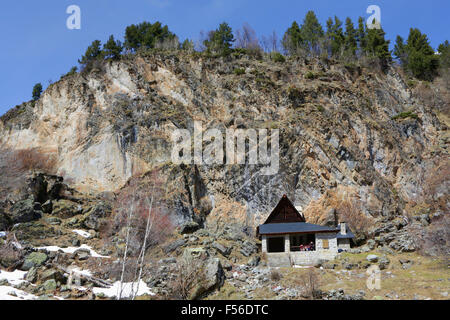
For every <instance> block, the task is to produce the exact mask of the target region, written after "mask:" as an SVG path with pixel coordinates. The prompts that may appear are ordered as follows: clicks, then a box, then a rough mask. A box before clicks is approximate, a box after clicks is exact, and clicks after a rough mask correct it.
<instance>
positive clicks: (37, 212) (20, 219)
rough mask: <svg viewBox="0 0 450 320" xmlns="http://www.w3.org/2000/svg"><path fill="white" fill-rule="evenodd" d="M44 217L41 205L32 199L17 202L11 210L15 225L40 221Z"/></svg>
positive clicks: (12, 220)
mask: <svg viewBox="0 0 450 320" xmlns="http://www.w3.org/2000/svg"><path fill="white" fill-rule="evenodd" d="M42 215H43V212H42V207H41V205H40V203H39V202H34V200H33V198H32V197H30V198H28V199H25V200H22V201H18V202H16V203H15V204H14V205H13V206H12V207H11V210H10V219H11V222H12V223H14V224H15V223H24V222H30V221H34V220H38V219H40V218H41V217H42Z"/></svg>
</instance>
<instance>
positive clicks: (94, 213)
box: [82, 201, 112, 231]
mask: <svg viewBox="0 0 450 320" xmlns="http://www.w3.org/2000/svg"><path fill="white" fill-rule="evenodd" d="M111 211H112V208H111V206H110V205H109V204H106V203H104V202H103V201H102V202H100V203H98V204H96V205H95V206H93V207H92V208H91V210H89V211H88V212H87V213H86V214H85V215H84V219H83V222H82V224H83V226H84V227H85V228H86V229H92V230H95V231H98V230H99V229H100V226H101V221H102V219H103V218H106V217H107V216H108V215H109V214H110V213H111Z"/></svg>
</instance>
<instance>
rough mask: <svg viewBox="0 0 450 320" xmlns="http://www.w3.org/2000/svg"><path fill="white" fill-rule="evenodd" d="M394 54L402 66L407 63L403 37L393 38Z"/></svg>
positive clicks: (405, 65)
mask: <svg viewBox="0 0 450 320" xmlns="http://www.w3.org/2000/svg"><path fill="white" fill-rule="evenodd" d="M393 53H394V56H395V57H396V58H397V60H398V61H399V62H400V64H401V65H402V67H403V68H406V67H407V64H408V55H407V52H406V46H405V43H404V41H403V38H402V37H401V36H397V38H396V39H395V46H394V51H393Z"/></svg>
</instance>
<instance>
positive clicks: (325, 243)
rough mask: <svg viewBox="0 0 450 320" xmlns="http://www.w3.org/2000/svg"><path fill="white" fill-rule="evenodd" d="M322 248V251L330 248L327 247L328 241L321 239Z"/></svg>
mask: <svg viewBox="0 0 450 320" xmlns="http://www.w3.org/2000/svg"><path fill="white" fill-rule="evenodd" d="M322 247H323V248H324V249H329V248H330V246H329V245H328V239H323V240H322Z"/></svg>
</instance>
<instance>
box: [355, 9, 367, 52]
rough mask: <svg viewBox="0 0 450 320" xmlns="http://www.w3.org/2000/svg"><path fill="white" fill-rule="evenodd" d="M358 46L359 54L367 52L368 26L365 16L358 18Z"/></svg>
mask: <svg viewBox="0 0 450 320" xmlns="http://www.w3.org/2000/svg"><path fill="white" fill-rule="evenodd" d="M357 37H358V38H357V40H358V48H359V56H362V55H365V54H366V52H367V28H366V24H365V22H364V18H362V17H359V19H358V34H357Z"/></svg>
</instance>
